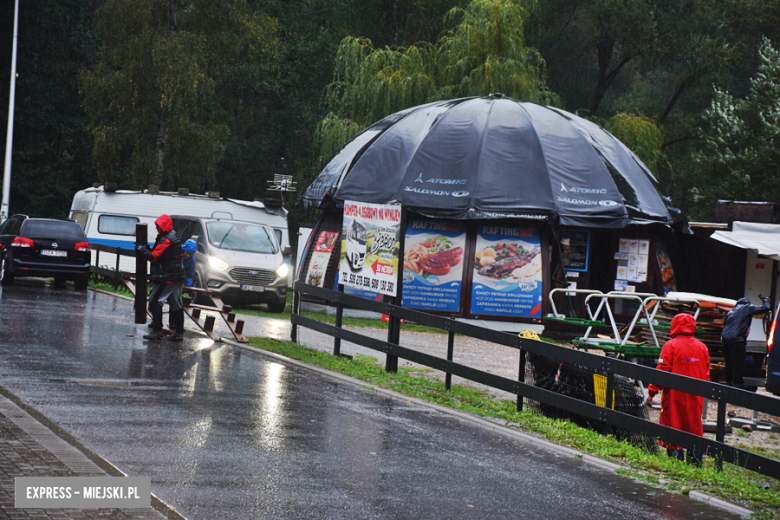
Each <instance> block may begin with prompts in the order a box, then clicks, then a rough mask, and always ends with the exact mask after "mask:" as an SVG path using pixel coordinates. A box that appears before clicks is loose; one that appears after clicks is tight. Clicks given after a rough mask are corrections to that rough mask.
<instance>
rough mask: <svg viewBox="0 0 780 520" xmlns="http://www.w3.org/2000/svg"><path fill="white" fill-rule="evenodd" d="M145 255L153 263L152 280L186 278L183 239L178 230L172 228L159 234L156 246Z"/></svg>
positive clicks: (150, 278) (163, 280) (162, 280)
mask: <svg viewBox="0 0 780 520" xmlns="http://www.w3.org/2000/svg"><path fill="white" fill-rule="evenodd" d="M144 256H145V257H146V259H147V260H149V261H150V262H151V264H152V265H151V271H152V272H151V273H150V276H149V281H150V282H152V283H160V282H178V281H179V280H184V279H185V278H186V275H185V272H184V265H183V261H184V256H183V255H182V249H181V240H179V236H178V235H177V234H176V231H174V230H170V231H167V232H165V233H160V234H159V235H157V240H156V241H155V243H154V247H153V248H152V249H151V250H147V251H146V252H145V253H144Z"/></svg>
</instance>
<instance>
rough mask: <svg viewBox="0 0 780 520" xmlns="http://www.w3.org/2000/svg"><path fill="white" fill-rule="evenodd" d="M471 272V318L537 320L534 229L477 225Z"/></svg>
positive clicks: (538, 257) (538, 256) (538, 270)
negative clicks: (476, 316) (500, 317)
mask: <svg viewBox="0 0 780 520" xmlns="http://www.w3.org/2000/svg"><path fill="white" fill-rule="evenodd" d="M473 269H474V272H473V273H472V282H471V313H472V314H485V315H491V316H519V317H525V318H538V317H541V311H542V305H541V304H542V253H541V243H540V238H539V230H538V229H536V228H530V227H510V226H502V225H494V224H484V225H480V226H479V227H478V229H477V241H476V246H475V248H474V264H473Z"/></svg>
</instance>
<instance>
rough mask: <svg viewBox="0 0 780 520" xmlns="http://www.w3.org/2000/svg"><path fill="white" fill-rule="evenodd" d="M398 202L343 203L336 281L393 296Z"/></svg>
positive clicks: (396, 260) (395, 281)
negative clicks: (382, 203)
mask: <svg viewBox="0 0 780 520" xmlns="http://www.w3.org/2000/svg"><path fill="white" fill-rule="evenodd" d="M400 227H401V205H400V204H389V205H380V204H368V203H363V202H352V201H345V202H344V220H343V231H342V237H343V238H342V240H341V258H340V262H339V283H341V284H344V286H345V287H351V288H354V289H361V290H363V291H371V292H377V293H381V294H386V295H388V296H395V295H396V290H397V287H396V283H397V278H398V257H399V251H398V248H399V242H398V239H399V231H400Z"/></svg>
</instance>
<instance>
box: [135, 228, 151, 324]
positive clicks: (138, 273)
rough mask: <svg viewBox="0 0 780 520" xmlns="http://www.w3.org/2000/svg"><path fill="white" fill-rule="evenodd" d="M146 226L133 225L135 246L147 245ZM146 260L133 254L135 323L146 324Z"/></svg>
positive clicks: (140, 255)
mask: <svg viewBox="0 0 780 520" xmlns="http://www.w3.org/2000/svg"><path fill="white" fill-rule="evenodd" d="M147 236H148V235H147V232H146V224H136V225H135V245H136V246H140V245H147V244H148V242H147V238H146V237H147ZM146 290H147V288H146V258H144V256H143V255H142V254H141V253H138V252H137V251H136V254H135V322H136V323H138V324H141V325H143V324H145V323H146Z"/></svg>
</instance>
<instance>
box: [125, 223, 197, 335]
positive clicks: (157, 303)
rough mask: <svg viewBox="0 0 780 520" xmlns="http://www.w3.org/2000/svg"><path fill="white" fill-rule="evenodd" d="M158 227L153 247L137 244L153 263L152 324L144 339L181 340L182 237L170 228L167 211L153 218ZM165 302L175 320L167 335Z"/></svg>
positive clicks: (150, 303)
mask: <svg viewBox="0 0 780 520" xmlns="http://www.w3.org/2000/svg"><path fill="white" fill-rule="evenodd" d="M154 225H155V226H156V227H157V239H156V240H155V242H154V247H153V248H152V249H149V247H148V246H147V245H145V244H144V245H140V246H138V247H137V250H138V253H139V254H141V255H143V256H144V257H145V258H146V259H147V260H149V262H151V264H152V269H151V274H150V276H149V281H150V282H152V290H151V292H150V293H149V312H150V313H151V315H152V326H151V329H152V330H151V331H150V332H149V334H146V335H145V336H144V339H164V338H165V339H170V340H173V341H182V340H183V339H184V306H183V302H182V299H181V291H182V288H183V287H184V279H185V277H186V275H185V272H184V266H183V265H182V262H183V256H182V248H181V240H179V237H178V235H176V231H174V230H173V221H172V220H171V217H169V216H168V215H161V216H160V217H159V218H158V219H157V220H155V221H154ZM166 301H167V302H168V307H169V308H170V314H171V322H172V323H173V324H174V334H173V335H172V336H170V337H167V338H166V336H165V334H163V331H162V328H163V304H164V303H165V302H166Z"/></svg>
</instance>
